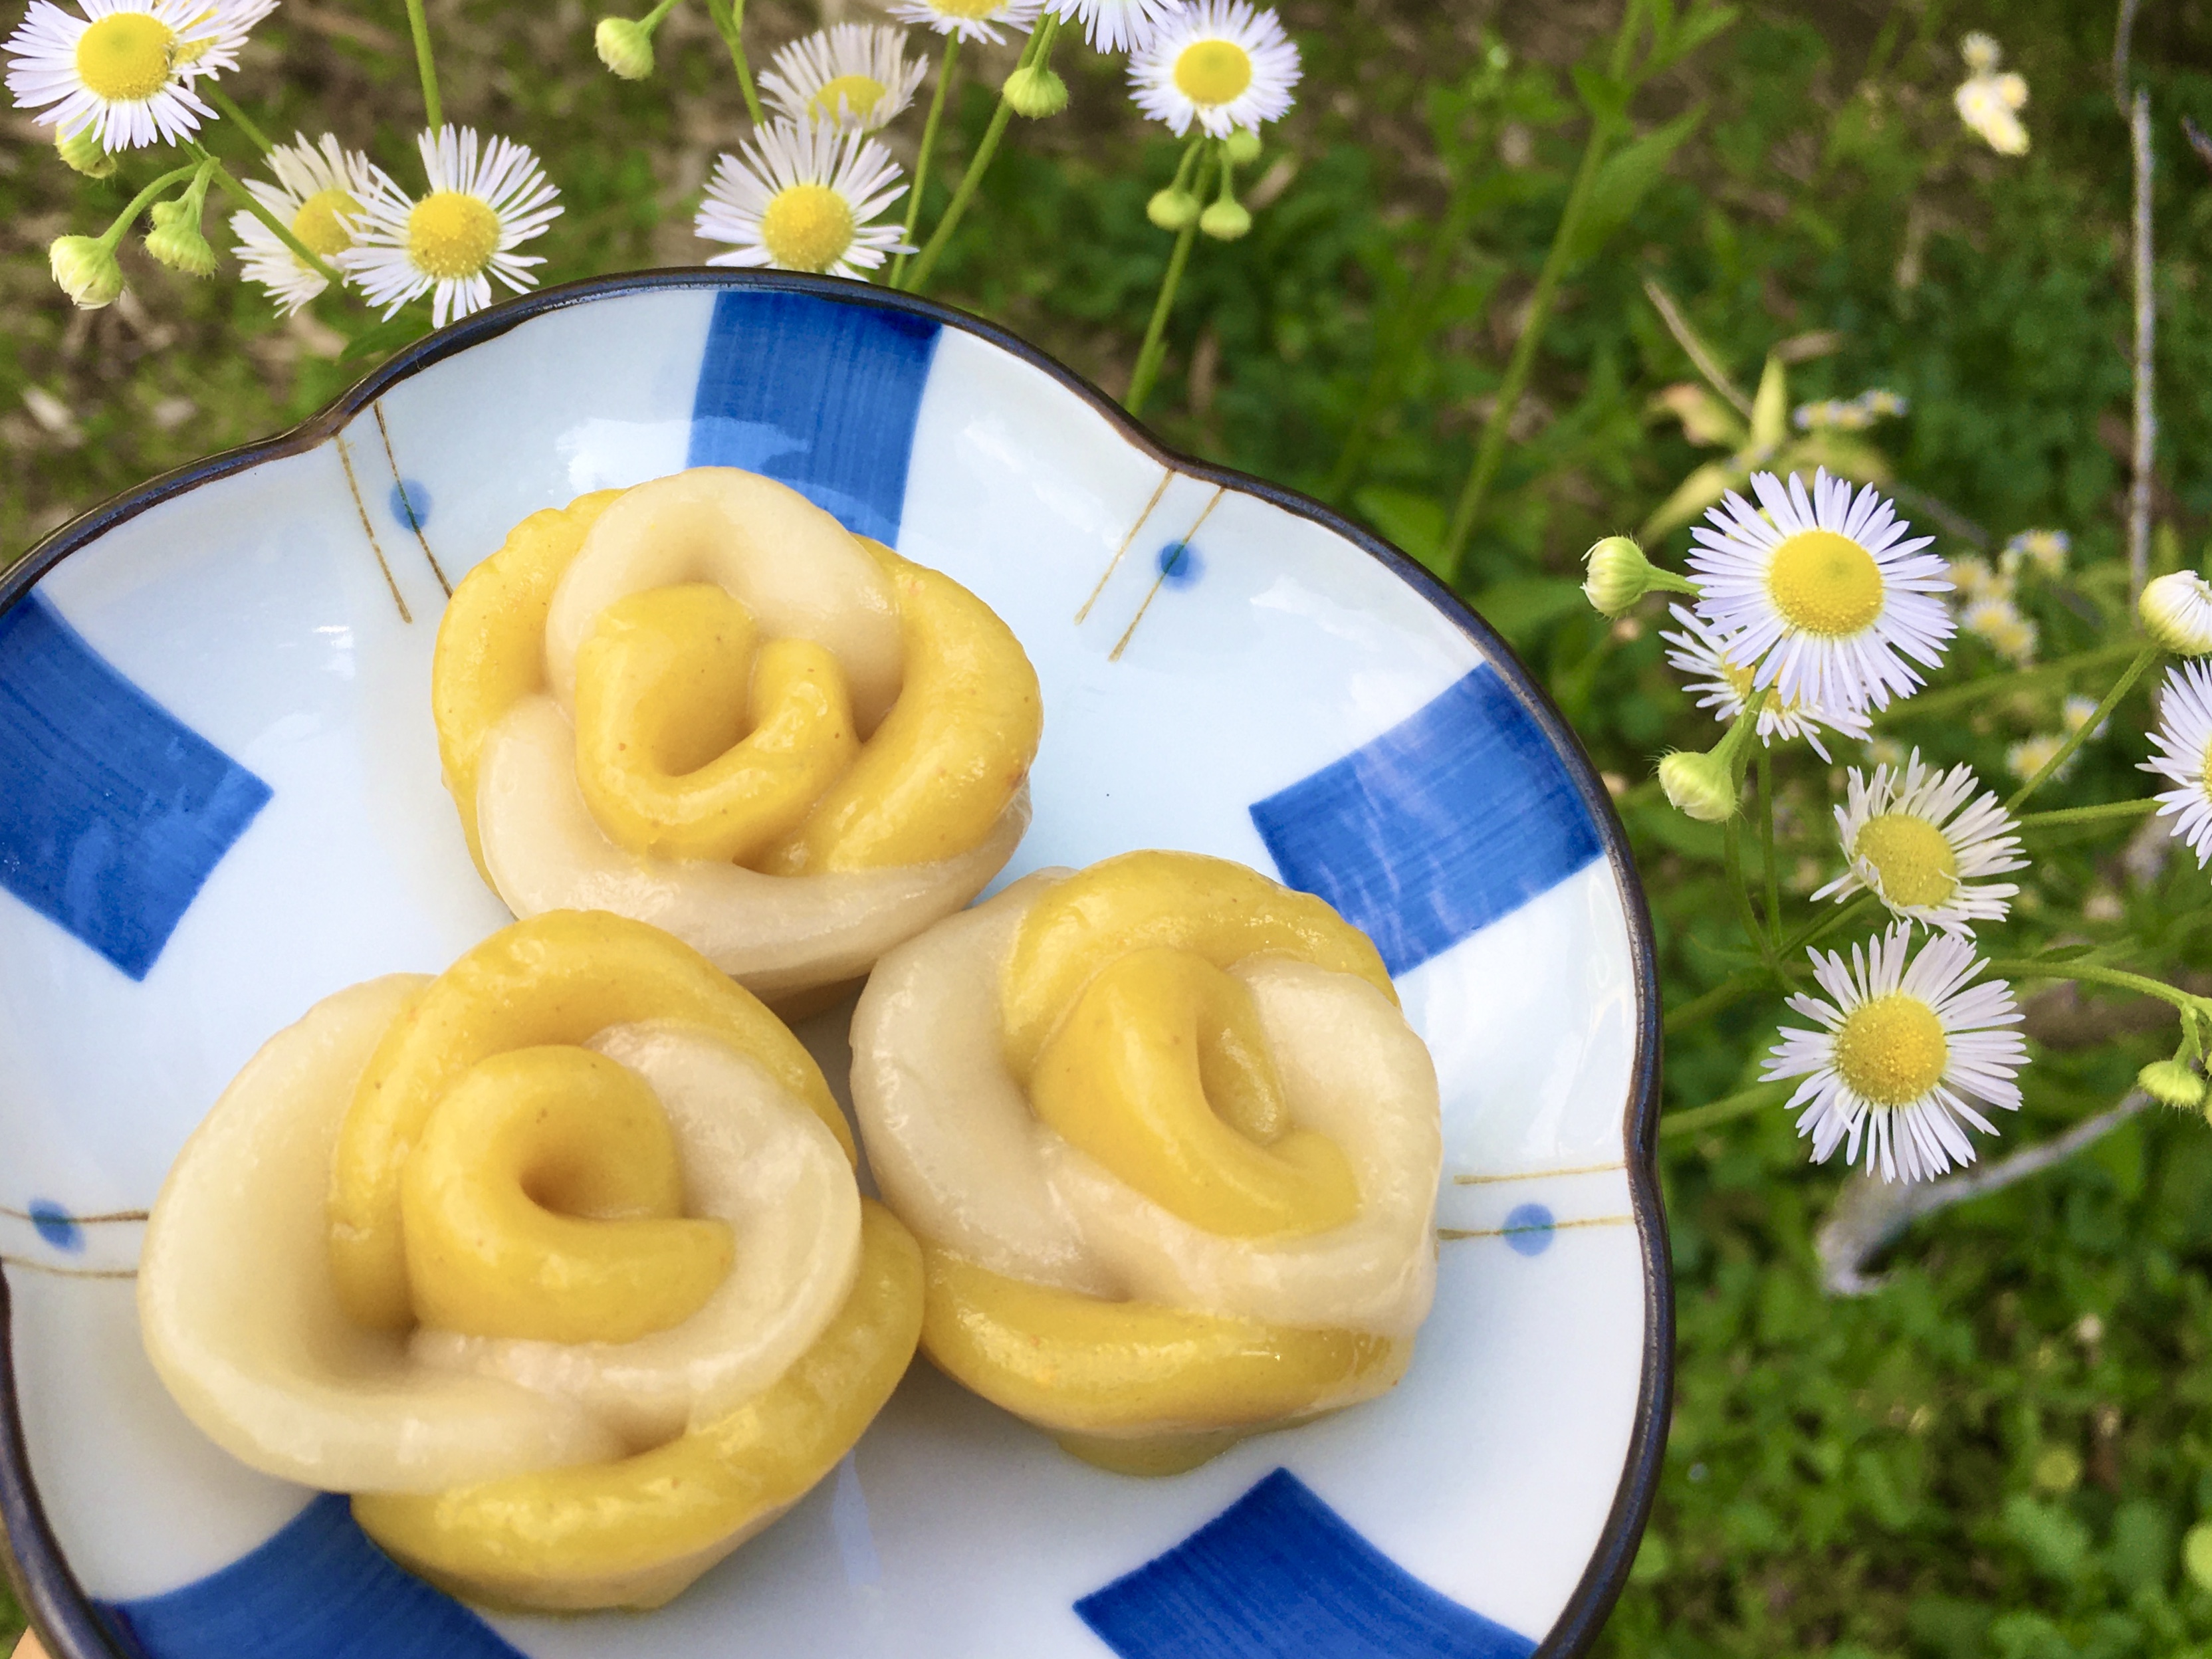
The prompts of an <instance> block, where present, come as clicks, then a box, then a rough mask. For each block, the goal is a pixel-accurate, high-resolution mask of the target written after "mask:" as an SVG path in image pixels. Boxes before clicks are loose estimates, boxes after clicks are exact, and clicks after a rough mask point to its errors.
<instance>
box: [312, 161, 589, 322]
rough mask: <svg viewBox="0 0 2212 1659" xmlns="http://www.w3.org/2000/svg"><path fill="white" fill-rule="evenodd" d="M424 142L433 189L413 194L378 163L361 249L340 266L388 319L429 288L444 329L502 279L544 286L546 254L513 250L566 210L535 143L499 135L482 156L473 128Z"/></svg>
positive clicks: (357, 230)
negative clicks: (536, 272) (541, 271)
mask: <svg viewBox="0 0 2212 1659" xmlns="http://www.w3.org/2000/svg"><path fill="white" fill-rule="evenodd" d="M415 146H416V149H417V150H419V151H420V152H421V153H422V171H423V173H424V175H425V176H426V177H427V179H428V181H429V185H430V188H429V191H428V194H426V195H425V196H424V197H422V200H421V201H419V202H417V201H414V200H411V199H410V197H408V195H407V193H406V192H405V191H403V190H401V189H400V188H399V186H398V185H396V184H394V183H393V182H392V178H391V175H390V174H388V173H386V172H385V171H384V170H383V169H382V168H380V167H371V168H370V169H369V179H368V186H369V188H368V196H367V197H366V198H365V199H364V200H363V201H362V211H361V212H360V214H359V215H357V216H356V217H355V218H354V219H353V221H352V227H353V239H354V240H353V246H351V247H349V248H348V249H346V251H345V252H343V253H341V254H339V255H338V257H337V260H336V262H335V263H336V264H337V267H338V269H339V270H343V271H344V272H345V273H346V274H347V275H348V276H351V277H352V278H353V279H354V280H355V281H356V282H357V283H360V284H361V290H362V294H363V295H365V296H366V297H367V299H368V302H369V304H371V305H373V306H382V307H384V314H385V315H386V316H387V317H389V316H390V315H392V313H393V312H395V311H397V310H398V309H399V307H402V306H403V305H405V304H406V303H407V302H408V301H410V300H412V299H415V298H416V297H417V296H418V295H422V294H424V293H426V292H427V293H429V294H430V295H431V300H430V320H431V322H432V323H433V324H434V325H435V326H437V327H439V328H443V327H444V326H445V325H447V322H449V321H451V320H452V319H454V318H457V317H465V316H467V315H468V314H469V313H471V312H476V311H482V310H483V308H484V307H486V306H488V305H489V304H490V303H491V282H490V279H491V278H492V277H494V276H496V277H498V278H499V279H500V281H501V282H502V283H506V284H507V287H509V288H511V289H513V290H514V291H515V292H516V293H518V294H520V292H521V291H522V290H523V289H526V288H530V287H532V286H534V285H535V284H536V283H537V280H538V279H537V278H536V277H534V276H532V275H531V274H530V267H531V266H532V265H539V264H544V263H545V262H544V259H542V258H538V256H537V255H535V254H529V253H517V252H514V250H515V249H516V248H517V247H519V246H521V245H522V244H523V243H525V242H526V241H528V240H531V238H532V237H533V236H537V235H539V234H543V232H544V229H545V227H546V226H548V225H550V224H551V223H552V222H553V221H554V219H555V218H556V216H558V215H559V214H560V211H561V205H560V192H559V191H556V190H555V189H554V188H553V186H552V185H550V184H548V183H547V182H546V179H545V174H544V171H543V170H542V169H541V168H540V167H538V158H537V156H536V155H532V153H531V151H530V149H529V148H528V146H526V145H523V144H518V143H511V142H510V141H509V140H507V139H505V138H494V139H493V140H492V141H491V142H490V143H489V144H487V145H485V146H484V147H483V149H482V152H481V153H479V151H478V149H477V135H476V130H475V129H474V128H473V127H462V128H459V130H458V131H457V130H456V129H454V128H453V127H450V126H445V127H441V128H439V129H438V130H437V131H435V132H426V133H424V134H422V136H421V137H419V138H417V139H416V141H415Z"/></svg>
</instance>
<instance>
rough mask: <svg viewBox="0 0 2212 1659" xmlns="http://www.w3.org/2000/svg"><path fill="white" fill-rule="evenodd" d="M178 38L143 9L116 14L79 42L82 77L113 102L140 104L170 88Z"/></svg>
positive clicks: (90, 88)
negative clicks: (172, 52) (162, 89)
mask: <svg viewBox="0 0 2212 1659" xmlns="http://www.w3.org/2000/svg"><path fill="white" fill-rule="evenodd" d="M176 41H177V34H176V31H175V30H174V29H172V28H171V27H169V26H168V25H167V23H164V22H162V21H161V20H160V19H159V18H155V17H149V16H148V15H146V14H145V13H144V12H143V11H115V12H110V13H109V14H108V15H106V16H105V17H103V18H101V19H100V21H98V22H96V23H94V25H93V26H92V27H90V28H88V29H87V30H86V31H85V32H84V33H82V35H80V36H79V37H78V38H77V43H76V72H77V78H78V79H79V80H81V81H82V82H84V84H85V88H86V90H87V91H88V92H90V93H91V94H93V95H94V97H96V98H105V99H106V100H108V101H109V102H111V103H125V104H128V103H136V102H137V101H138V100H141V99H145V98H151V97H152V96H153V95H154V94H155V93H157V92H159V91H161V88H163V87H164V86H166V85H167V84H168V80H169V66H170V61H171V60H170V55H169V52H170V48H171V47H172V46H175V45H176Z"/></svg>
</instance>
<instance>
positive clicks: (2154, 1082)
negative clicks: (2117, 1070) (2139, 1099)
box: [2136, 1060, 2205, 1112]
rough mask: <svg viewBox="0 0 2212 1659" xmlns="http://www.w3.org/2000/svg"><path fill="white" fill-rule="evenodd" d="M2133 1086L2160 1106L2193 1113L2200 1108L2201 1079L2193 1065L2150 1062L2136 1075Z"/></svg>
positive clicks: (2162, 1061)
mask: <svg viewBox="0 0 2212 1659" xmlns="http://www.w3.org/2000/svg"><path fill="white" fill-rule="evenodd" d="M2136 1087H2137V1088H2139V1089H2141V1090H2142V1091H2143V1092H2144V1093H2145V1094H2147V1095H2148V1096H2149V1097H2151V1098H2152V1099H2153V1100H2154V1101H2156V1102H2158V1103H2159V1104H2160V1105H2161V1106H2171V1107H2172V1108H2174V1109H2176V1110H2177V1111H2184V1112H2193V1111H2195V1110H2197V1109H2198V1108H2199V1107H2201V1106H2203V1104H2204V1103H2205V1102H2204V1096H2205V1087H2204V1078H2203V1074H2202V1073H2199V1072H2198V1071H2197V1068H2196V1067H2195V1066H2185V1065H2183V1064H2182V1063H2181V1062H2180V1061H2179V1060H2153V1061H2151V1063H2150V1064H2149V1065H2148V1066H2144V1067H2143V1068H2142V1070H2141V1071H2140V1072H2137V1073H2136Z"/></svg>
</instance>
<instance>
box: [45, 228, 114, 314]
mask: <svg viewBox="0 0 2212 1659" xmlns="http://www.w3.org/2000/svg"><path fill="white" fill-rule="evenodd" d="M46 259H47V263H48V264H50V265H51V266H52V270H53V273H54V281H55V282H56V283H58V284H60V287H61V290H62V292H63V293H64V294H66V295H69V296H70V299H72V300H74V301H76V303H77V304H78V305H80V306H82V307H84V308H85V309H86V310H87V311H97V310H99V309H100V307H102V306H104V305H106V304H108V303H109V302H110V301H112V300H113V299H114V298H115V296H116V295H118V294H120V293H122V292H123V267H122V266H121V265H119V264H117V263H116V262H115V250H114V248H113V247H112V246H109V245H108V243H107V242H106V241H105V240H102V239H101V238H100V237H97V236H61V237H57V238H56V239H55V240H54V244H53V246H52V247H50V248H48V249H47V250H46Z"/></svg>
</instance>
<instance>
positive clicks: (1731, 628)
mask: <svg viewBox="0 0 2212 1659" xmlns="http://www.w3.org/2000/svg"><path fill="white" fill-rule="evenodd" d="M1751 485H1752V489H1753V493H1754V494H1755V495H1757V496H1758V497H1759V507H1758V508H1754V507H1753V506H1752V505H1751V503H1750V502H1748V501H1745V500H1744V499H1743V497H1741V495H1736V494H1735V492H1734V491H1730V492H1729V494H1728V495H1726V496H1724V497H1723V499H1722V501H1721V504H1720V505H1719V506H1718V507H1714V508H1713V509H1712V510H1711V512H1710V513H1708V514H1707V515H1706V517H1707V520H1708V521H1709V522H1708V524H1706V525H1701V526H1697V527H1696V528H1695V529H1693V530H1692V532H1691V537H1692V540H1693V541H1694V542H1695V543H1696V544H1697V545H1696V547H1695V548H1694V549H1693V550H1692V552H1691V555H1690V568H1691V570H1692V573H1693V574H1695V575H1696V576H1697V578H1698V580H1699V586H1700V589H1701V592H1700V595H1699V599H1698V604H1697V611H1698V614H1699V616H1700V617H1704V618H1705V621H1706V622H1708V623H1711V624H1712V626H1713V628H1714V629H1715V631H1716V632H1717V633H1718V634H1719V635H1721V636H1722V637H1723V638H1725V639H1726V640H1727V641H1729V655H1730V658H1731V659H1733V660H1735V661H1736V662H1738V663H1748V664H1750V665H1752V667H1753V684H1754V685H1755V686H1758V687H1761V688H1764V687H1767V686H1771V687H1773V688H1774V689H1775V690H1778V691H1779V692H1780V693H1781V695H1782V698H1783V701H1784V703H1785V704H1787V703H1791V702H1797V703H1802V704H1803V705H1805V706H1807V707H1811V708H1822V709H1838V710H1844V709H1848V710H1851V711H1853V712H1863V711H1864V710H1865V709H1867V708H1870V707H1871V708H1881V707H1884V706H1885V705H1887V703H1888V702H1889V700H1890V699H1891V698H1892V697H1893V696H1908V695H1910V694H1911V692H1912V691H1913V690H1914V689H1915V688H1917V686H1918V685H1919V684H1920V675H1919V674H1918V672H1917V671H1915V670H1914V669H1913V668H1912V667H1911V665H1910V664H1908V663H1907V662H1906V661H1905V658H1907V657H1910V658H1911V659H1913V660H1914V661H1916V662H1918V663H1921V664H1923V665H1926V666H1929V667H1933V666H1935V665H1936V664H1937V663H1940V662H1941V661H1942V659H1943V645H1944V641H1947V640H1948V639H1949V638H1950V636H1951V635H1952V633H1953V631H1954V627H1955V624H1954V623H1953V621H1952V619H1951V614H1950V611H1949V609H1948V606H1946V605H1944V604H1943V602H1942V599H1939V598H1938V597H1937V595H1939V594H1942V593H1945V592H1949V591H1950V588H1951V585H1952V579H1951V574H1950V570H1949V568H1948V566H1947V565H1946V564H1945V563H1944V562H1943V561H1942V559H1940V558H1938V557H1936V556H1935V555H1933V554H1930V553H1927V552H1923V549H1924V548H1926V547H1927V546H1928V545H1929V541H1930V539H1931V538H1928V537H1925V536H1923V537H1919V538H1915V539H1911V540H1907V539H1906V534H1907V531H1908V529H1909V526H1906V525H1905V523H1903V522H1902V521H1901V520H1899V519H1898V517H1897V515H1896V513H1894V511H1893V510H1892V508H1891V507H1890V506H1889V504H1888V503H1887V501H1883V500H1882V499H1881V496H1880V495H1879V493H1878V492H1876V491H1875V489H1874V488H1873V486H1872V485H1869V486H1867V487H1866V488H1864V489H1862V490H1860V491H1859V493H1858V495H1857V497H1856V499H1854V497H1853V496H1852V494H1851V488H1850V483H1848V482H1846V481H1845V480H1844V479H1841V478H1831V477H1828V475H1827V473H1826V471H1820V472H1818V473H1816V474H1815V475H1814V480H1813V488H1812V489H1811V491H1809V492H1808V490H1807V489H1806V488H1805V485H1804V483H1803V481H1802V479H1800V478H1799V477H1796V475H1795V474H1792V475H1791V477H1790V480H1789V482H1788V483H1787V485H1786V486H1785V485H1784V482H1783V481H1782V480H1781V479H1779V478H1778V477H1775V475H1774V474H1772V473H1771V472H1759V473H1754V474H1753V476H1752V480H1751ZM1762 513H1763V514H1764V516H1763V517H1762V516H1761V515H1762ZM1823 718H1827V717H1826V716H1824V717H1823ZM1829 723H1830V724H1833V723H1834V722H1833V720H1832V719H1831V720H1829Z"/></svg>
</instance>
